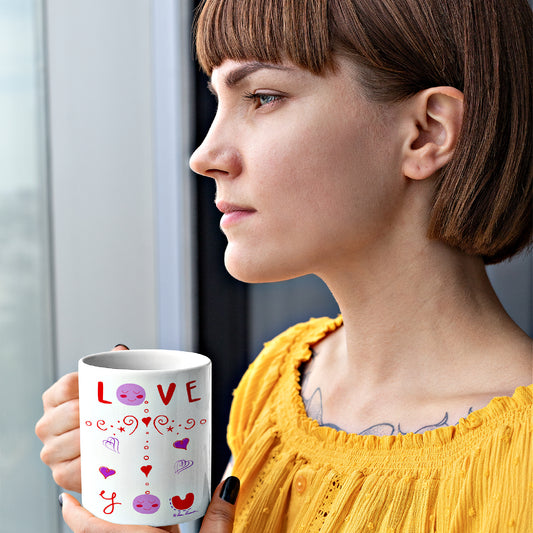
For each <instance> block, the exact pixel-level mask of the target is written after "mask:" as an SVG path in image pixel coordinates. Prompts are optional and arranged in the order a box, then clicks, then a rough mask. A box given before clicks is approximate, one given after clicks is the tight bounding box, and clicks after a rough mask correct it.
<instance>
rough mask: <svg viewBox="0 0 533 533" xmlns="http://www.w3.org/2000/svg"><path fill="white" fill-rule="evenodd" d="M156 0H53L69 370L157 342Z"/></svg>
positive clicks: (62, 334)
mask: <svg viewBox="0 0 533 533" xmlns="http://www.w3.org/2000/svg"><path fill="white" fill-rule="evenodd" d="M150 17H151V3H150V2H148V1H145V0H91V1H89V0H49V1H48V2H47V25H48V31H47V33H48V68H49V104H50V117H49V120H50V141H49V146H50V149H51V179H52V183H51V187H52V198H53V200H52V207H53V229H54V232H53V241H54V267H55V306H56V317H57V318H56V320H57V329H56V336H57V357H58V371H59V374H63V373H65V372H67V371H72V370H74V369H75V362H76V361H77V359H78V358H79V357H80V356H81V355H83V354H86V353H91V352H95V351H102V350H106V349H110V348H112V347H113V346H114V345H115V344H117V343H119V342H122V343H126V344H128V345H130V346H132V347H139V348H140V347H148V346H151V347H153V346H155V345H156V343H157V312H156V311H157V303H156V265H155V257H156V250H155V221H154V155H153V143H152V127H153V113H152V111H153V110H152V78H151V73H152V56H151V52H152V49H151V37H152V36H151V25H150V20H151V18H150Z"/></svg>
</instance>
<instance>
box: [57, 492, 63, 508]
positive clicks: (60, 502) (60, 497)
mask: <svg viewBox="0 0 533 533" xmlns="http://www.w3.org/2000/svg"><path fill="white" fill-rule="evenodd" d="M58 500H59V506H60V507H63V493H61V494H60V495H59V498H58Z"/></svg>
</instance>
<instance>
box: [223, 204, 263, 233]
mask: <svg viewBox="0 0 533 533" xmlns="http://www.w3.org/2000/svg"><path fill="white" fill-rule="evenodd" d="M216 206H217V209H218V210H219V211H220V212H222V213H223V216H222V218H221V219H220V227H221V228H225V227H228V226H230V225H232V224H235V223H237V222H239V221H241V220H243V219H245V218H247V217H249V216H250V215H253V214H254V213H255V212H256V211H255V209H253V208H252V207H247V206H243V205H237V204H232V203H229V202H226V201H222V200H219V201H218V202H216Z"/></svg>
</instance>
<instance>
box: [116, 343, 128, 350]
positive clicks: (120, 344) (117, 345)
mask: <svg viewBox="0 0 533 533" xmlns="http://www.w3.org/2000/svg"><path fill="white" fill-rule="evenodd" d="M119 346H122V347H123V348H126V350H129V348H128V347H127V346H126V345H125V344H122V343H121V342H119V343H118V344H116V345H115V348H118V347H119Z"/></svg>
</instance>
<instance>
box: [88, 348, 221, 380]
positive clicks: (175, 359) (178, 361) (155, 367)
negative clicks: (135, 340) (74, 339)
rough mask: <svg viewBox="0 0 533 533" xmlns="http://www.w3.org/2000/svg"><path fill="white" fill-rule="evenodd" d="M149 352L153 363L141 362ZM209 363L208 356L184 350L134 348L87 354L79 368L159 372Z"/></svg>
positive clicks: (188, 368)
mask: <svg viewBox="0 0 533 533" xmlns="http://www.w3.org/2000/svg"><path fill="white" fill-rule="evenodd" d="M148 354H151V357H152V361H153V360H154V359H155V364H150V365H148V364H143V362H144V361H143V359H142V357H143V356H146V355H148ZM210 365H211V360H210V359H209V357H207V356H205V355H203V354H199V353H196V352H190V351H186V350H166V349H159V348H154V349H135V350H115V351H107V352H99V353H93V354H88V355H85V356H84V357H82V358H81V359H80V360H79V366H80V368H81V367H82V366H83V367H86V368H87V369H89V368H92V369H103V370H105V371H106V372H107V371H110V372H133V373H144V374H145V373H150V374H151V373H154V374H155V373H160V372H180V371H184V372H186V371H188V370H194V369H200V368H204V367H207V366H210Z"/></svg>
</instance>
